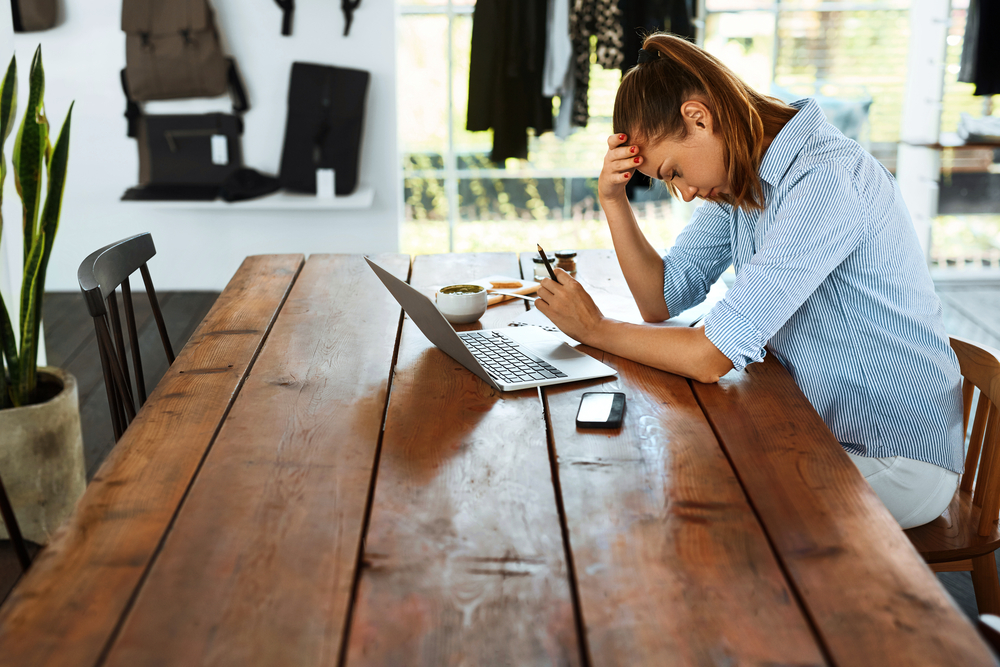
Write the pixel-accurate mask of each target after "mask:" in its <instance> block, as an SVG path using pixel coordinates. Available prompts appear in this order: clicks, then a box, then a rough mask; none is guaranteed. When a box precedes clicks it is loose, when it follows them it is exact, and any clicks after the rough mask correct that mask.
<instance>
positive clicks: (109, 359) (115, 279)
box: [77, 233, 174, 442]
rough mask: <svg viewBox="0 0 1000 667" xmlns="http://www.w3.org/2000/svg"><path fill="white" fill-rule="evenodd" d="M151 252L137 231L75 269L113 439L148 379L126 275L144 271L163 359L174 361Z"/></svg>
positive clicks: (141, 400)
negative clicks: (148, 264) (149, 265)
mask: <svg viewBox="0 0 1000 667" xmlns="http://www.w3.org/2000/svg"><path fill="white" fill-rule="evenodd" d="M155 254H156V248H155V247H154V246H153V237H152V236H150V235H149V234H148V233H144V234H139V235H137V236H132V237H130V238H127V239H123V240H121V241H118V242H116V243H112V244H111V245H107V246H104V247H103V248H101V249H100V250H97V251H96V252H93V253H91V254H90V255H89V256H88V257H87V259H85V260H83V263H82V264H80V269H79V270H78V271H77V279H78V281H79V283H80V291H82V292H83V297H84V299H85V300H86V302H87V308H88V310H89V311H90V315H91V317H93V318H94V328H95V329H96V330H97V348H98V351H99V352H100V355H101V367H102V368H103V370H104V384H105V387H106V389H107V394H108V403H109V405H110V408H111V423H112V424H113V426H114V430H115V441H116V442H117V441H118V440H119V439H120V438H121V436H122V433H124V432H125V429H126V428H127V427H128V425H129V422H131V421H132V420H133V419H134V418H135V413H136V411H137V408H138V407H142V404H143V403H145V402H146V382H145V380H144V378H143V374H142V357H141V355H140V351H139V340H138V338H139V337H138V332H137V331H136V324H135V310H134V309H133V307H132V289H131V286H130V284H129V276H131V275H132V274H133V273H135V272H136V271H139V272H140V273H141V274H142V281H143V283H144V284H145V286H146V295H147V296H148V297H149V304H150V306H151V308H152V311H153V318H154V319H155V320H156V327H157V329H158V330H159V332H160V340H161V342H162V343H163V350H164V352H166V354H167V361H168V362H169V363H171V364H172V363H173V362H174V351H173V348H172V347H171V346H170V338H169V337H168V336H167V327H166V325H165V324H164V322H163V315H162V313H161V312H160V304H159V302H158V301H157V300H156V291H155V290H154V289H153V281H152V280H151V279H150V277H149V269H148V268H147V267H146V262H148V261H149V260H150V258H151V257H153V255H155ZM119 287H121V292H122V305H123V309H124V311H125V325H126V328H127V329H128V337H129V343H130V346H131V351H132V370H133V377H134V378H135V390H136V392H137V394H138V401H136V400H135V399H134V398H133V387H132V381H131V380H130V378H129V365H128V359H127V355H126V349H125V340H124V336H123V335H122V322H121V317H120V316H119V308H118V296H117V289H118V288H119Z"/></svg>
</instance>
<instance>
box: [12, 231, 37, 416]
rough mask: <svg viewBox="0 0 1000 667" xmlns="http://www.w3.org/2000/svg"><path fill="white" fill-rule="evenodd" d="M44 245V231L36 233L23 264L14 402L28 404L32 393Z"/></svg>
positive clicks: (35, 364) (33, 388)
mask: <svg viewBox="0 0 1000 667" xmlns="http://www.w3.org/2000/svg"><path fill="white" fill-rule="evenodd" d="M44 247H45V234H44V233H42V234H39V236H38V237H37V238H36V239H35V244H34V245H33V246H32V248H31V254H30V255H29V256H28V260H27V262H25V266H24V282H23V283H22V285H21V354H20V356H19V358H18V362H19V366H20V367H19V368H18V375H19V377H18V382H17V385H16V386H15V388H14V392H13V396H12V397H11V398H12V399H13V401H14V405H27V404H28V403H30V402H31V398H32V396H33V395H34V393H35V384H36V380H37V374H38V365H37V361H38V336H37V334H36V333H35V332H36V331H37V330H38V326H37V323H36V322H35V320H36V319H38V315H39V312H40V311H39V310H38V309H39V308H40V306H41V304H40V303H39V302H38V299H37V298H36V295H37V293H38V290H37V289H36V288H37V281H38V269H39V267H40V265H41V262H42V249H43V248H44Z"/></svg>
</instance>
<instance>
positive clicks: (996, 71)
mask: <svg viewBox="0 0 1000 667" xmlns="http://www.w3.org/2000/svg"><path fill="white" fill-rule="evenodd" d="M998 32H1000V3H997V2H992V1H990V0H986V1H985V2H984V1H983V0H972V1H971V2H970V3H969V11H968V13H967V14H966V19H965V43H964V45H963V47H962V61H961V69H960V70H959V72H958V80H959V81H964V82H966V83H974V84H976V93H975V94H976V95H996V94H998V93H1000V40H998V37H1000V35H998V34H997V33H998Z"/></svg>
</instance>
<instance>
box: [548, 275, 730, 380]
mask: <svg viewBox="0 0 1000 667" xmlns="http://www.w3.org/2000/svg"><path fill="white" fill-rule="evenodd" d="M556 277H557V278H558V279H559V282H558V283H557V282H555V281H553V280H550V279H548V278H546V279H545V280H543V281H542V284H541V287H540V288H539V290H538V296H539V298H538V300H537V301H535V307H537V308H538V310H539V311H541V312H542V314H543V315H545V316H546V317H548V318H549V319H550V320H552V322H553V323H554V324H555V325H556V326H557V327H559V329H560V330H562V331H563V332H565V333H566V334H567V335H568V336H570V337H572V338H575V339H576V340H578V341H580V342H581V343H585V344H587V345H590V346H591V347H596V348H598V349H601V350H605V351H607V352H610V353H611V354H615V355H618V356H620V357H625V358H626V359H631V360H633V361H638V362H639V363H642V364H646V365H647V366H653V367H654V368H659V369H661V370H665V371H668V372H670V373H676V374H677V375H683V376H684V377H689V378H691V379H692V380H697V381H699V382H706V383H711V382H717V381H718V380H719V378H720V377H722V376H723V375H725V374H726V373H728V372H729V371H730V370H732V368H733V364H732V362H731V361H730V360H729V358H728V357H726V355H724V354H723V353H722V352H720V351H719V350H718V348H716V347H715V345H714V344H713V343H712V341H710V340H709V339H708V338H707V337H706V336H705V330H704V329H703V328H701V327H697V328H690V327H648V326H643V325H641V324H629V323H626V322H618V321H616V320H611V319H608V318H606V317H604V315H603V314H602V313H601V311H600V310H599V309H598V308H597V305H596V304H595V303H594V301H593V299H591V298H590V295H589V294H587V291H586V290H585V289H584V288H583V286H582V285H581V284H580V283H579V282H577V281H576V280H574V279H573V277H572V276H570V275H569V274H568V273H566V272H565V271H562V270H561V269H556Z"/></svg>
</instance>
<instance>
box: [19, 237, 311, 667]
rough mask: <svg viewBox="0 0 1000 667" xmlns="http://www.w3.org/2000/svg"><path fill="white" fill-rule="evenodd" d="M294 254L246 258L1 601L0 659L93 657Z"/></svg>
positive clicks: (279, 298) (285, 285) (244, 367)
mask: <svg viewBox="0 0 1000 667" xmlns="http://www.w3.org/2000/svg"><path fill="white" fill-rule="evenodd" d="M301 264H302V256H301V255H269V256H260V257H248V258H247V260H246V261H244V262H243V264H242V266H241V267H240V269H239V270H238V271H237V273H236V275H235V276H234V277H233V279H232V280H231V281H230V283H229V285H228V286H227V287H226V290H225V291H224V292H223V293H222V295H221V296H220V297H219V299H218V301H217V302H216V304H215V306H214V307H213V308H212V310H211V312H210V313H209V315H208V317H207V318H206V319H205V321H204V322H203V323H202V324H201V326H199V327H198V329H197V331H195V333H194V335H193V336H192V338H191V340H190V342H189V343H188V345H187V346H185V348H184V349H183V350H182V351H181V353H180V354H179V355H178V357H177V360H176V361H175V362H174V364H173V365H172V366H171V368H170V370H169V371H168V372H167V374H166V375H165V376H164V378H163V380H162V381H161V382H160V384H159V385H158V386H157V387H156V389H155V390H154V391H153V393H152V394H151V396H150V402H149V403H148V404H147V406H148V407H155V409H147V408H146V407H144V408H143V409H142V410H141V411H140V412H139V415H138V416H137V418H136V420H135V421H134V422H133V423H132V425H131V426H129V428H128V430H127V431H126V433H125V435H124V437H123V438H122V440H121V441H120V442H119V443H118V445H117V446H116V447H115V449H114V451H113V452H112V453H111V455H110V456H109V457H108V460H107V461H106V462H105V463H104V465H103V466H102V467H101V468H100V470H99V471H98V473H97V475H96V476H95V478H94V480H93V482H92V483H91V484H90V485H89V486H88V487H87V491H86V493H85V494H84V496H83V498H82V499H81V501H80V504H79V506H78V507H77V510H76V513H75V514H74V515H73V517H72V518H71V519H70V520H69V521H68V522H67V524H66V525H64V526H63V527H62V528H60V530H59V531H58V532H57V534H56V536H55V537H54V538H53V540H52V543H51V544H50V545H49V546H48V547H47V548H46V549H45V550H44V551H43V552H42V553H41V554H40V555H39V557H38V558H37V559H36V560H35V562H34V564H33V565H32V568H31V570H30V572H29V573H28V576H27V577H25V579H24V580H23V581H21V582H20V583H19V584H18V585H17V587H16V588H15V590H14V591H13V593H12V594H11V596H10V598H9V599H8V600H7V602H6V603H5V604H4V605H3V607H2V608H0V646H2V647H3V648H2V650H0V665H16V666H18V667H23V666H24V665H32V666H38V665H74V666H78V665H93V664H95V663H96V662H97V660H98V658H99V656H100V655H101V652H102V650H103V649H104V647H105V644H106V642H107V641H108V639H109V637H110V636H111V635H112V633H113V632H114V630H115V627H116V626H117V624H118V621H119V619H120V617H121V615H122V613H123V611H124V610H125V609H126V607H127V605H128V604H129V600H130V598H131V596H132V594H133V592H134V591H135V589H136V586H137V585H138V584H139V582H140V580H141V578H142V576H143V574H144V573H145V572H146V569H147V567H148V565H149V563H150V561H151V559H152V557H153V555H154V553H155V551H156V549H157V548H158V546H159V544H160V542H161V540H162V538H163V535H164V533H165V531H166V530H167V529H168V526H169V524H170V522H171V520H172V518H173V516H174V513H175V510H176V508H177V505H178V504H179V503H180V501H181V499H182V497H183V495H184V493H185V492H186V490H187V489H188V487H189V485H190V483H191V480H192V477H193V476H194V475H195V473H196V471H197V468H198V466H199V464H200V463H201V461H202V459H203V457H204V454H205V451H206V450H207V449H208V447H209V446H210V444H211V442H212V439H213V437H214V436H215V433H216V430H217V428H218V426H219V424H220V422H221V421H222V419H223V417H224V415H225V413H226V411H227V410H228V409H229V406H230V403H231V401H232V399H233V397H234V396H235V395H236V394H237V393H238V391H239V387H240V385H241V383H242V382H243V379H244V377H245V376H246V373H247V372H248V369H249V367H250V365H251V363H252V361H253V359H254V357H255V356H256V354H257V351H258V350H259V348H260V345H261V343H262V341H263V339H264V337H265V336H266V333H267V330H268V328H269V327H270V325H271V323H272V322H273V320H274V317H275V316H276V314H277V312H278V310H279V309H280V307H281V304H282V303H283V301H284V299H285V295H286V294H287V293H288V290H289V288H290V287H291V285H292V283H293V282H294V280H295V277H296V275H297V273H298V270H299V268H300V266H301Z"/></svg>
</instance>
